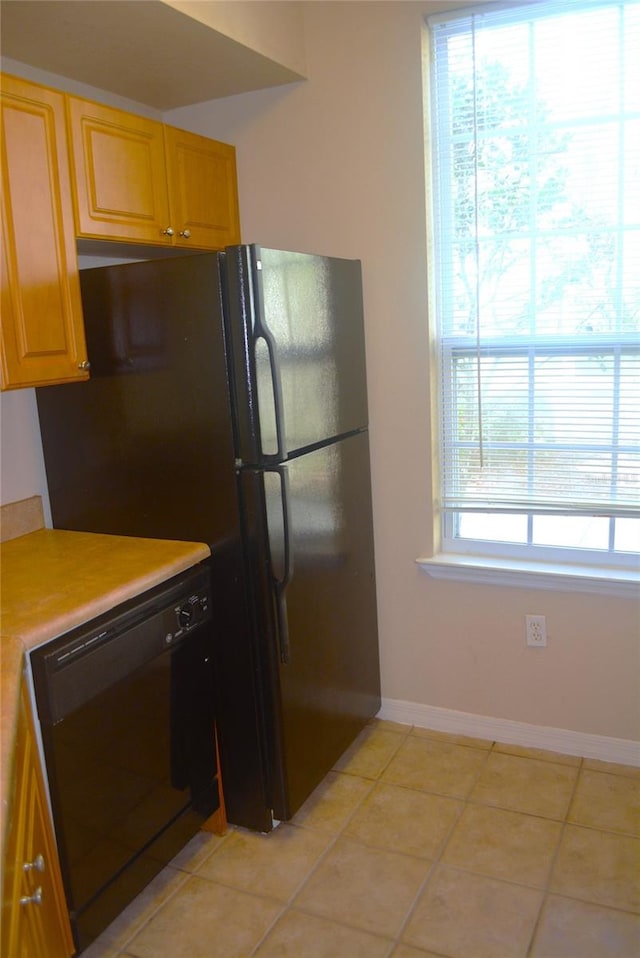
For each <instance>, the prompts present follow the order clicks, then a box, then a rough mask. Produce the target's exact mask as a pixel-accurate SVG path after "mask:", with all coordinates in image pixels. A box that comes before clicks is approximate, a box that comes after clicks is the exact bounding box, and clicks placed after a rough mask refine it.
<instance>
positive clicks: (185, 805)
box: [31, 566, 219, 950]
mask: <svg viewBox="0 0 640 958" xmlns="http://www.w3.org/2000/svg"><path fill="white" fill-rule="evenodd" d="M213 623H214V616H213V613H212V608H211V588H210V581H209V570H208V568H207V567H206V566H197V567H196V568H194V569H191V570H188V571H187V572H185V573H181V574H180V575H178V576H176V577H174V578H172V579H170V580H168V581H167V582H165V583H163V584H162V585H160V586H157V587H156V588H154V589H151V590H149V591H147V592H145V593H143V594H142V595H141V596H139V597H137V598H136V599H132V600H130V601H128V602H126V603H123V604H122V605H119V606H117V607H116V608H114V609H113V610H111V611H110V612H108V613H105V614H104V615H102V616H100V617H99V618H97V619H93V620H92V621H91V622H89V623H87V624H86V625H84V626H81V627H80V628H77V629H75V630H74V631H72V632H68V633H66V634H65V635H64V636H62V637H60V638H58V639H55V640H53V641H52V642H49V643H47V644H46V645H44V646H41V647H40V648H39V649H36V650H35V651H33V652H32V653H31V665H32V670H33V681H34V689H35V697H36V705H37V711H38V716H39V719H40V726H41V731H42V744H43V749H44V757H45V763H46V767H47V775H48V780H49V788H50V795H51V806H52V811H53V819H54V826H55V830H56V838H57V842H58V848H59V852H60V860H61V866H62V871H63V879H64V882H65V890H66V894H67V902H68V906H69V914H70V917H71V925H72V928H73V932H74V936H75V939H76V945H77V947H78V948H79V949H80V950H82V949H83V948H85V947H86V946H87V945H88V944H89V943H90V942H91V941H92V940H93V939H94V938H96V937H97V935H99V934H100V932H101V931H103V930H104V928H106V926H107V925H108V924H109V923H110V922H111V921H112V920H113V919H114V918H115V917H116V916H117V915H118V914H119V913H120V911H122V909H123V908H124V907H125V906H126V905H127V904H128V903H129V902H130V901H131V900H132V899H133V898H134V897H135V896H136V895H137V894H138V893H139V892H140V891H141V889H142V888H143V887H144V886H145V885H146V884H147V883H148V882H149V881H150V880H151V879H152V878H153V877H154V876H155V875H156V874H157V873H158V872H159V871H160V870H161V869H162V868H163V867H164V865H165V864H166V863H167V862H168V861H169V860H170V859H171V858H172V857H173V856H174V855H175V854H176V853H177V852H178V851H179V850H180V848H181V847H183V846H184V844H185V843H186V842H187V841H188V840H189V838H191V837H192V835H194V834H195V832H196V831H197V830H198V828H199V827H200V826H201V825H202V822H203V820H204V819H205V818H207V817H209V816H210V815H211V814H212V813H213V812H214V811H215V810H216V809H217V808H218V807H219V795H218V784H217V782H218V779H217V767H216V750H215V701H214V675H213V642H214V631H213Z"/></svg>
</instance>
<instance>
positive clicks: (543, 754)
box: [493, 742, 582, 767]
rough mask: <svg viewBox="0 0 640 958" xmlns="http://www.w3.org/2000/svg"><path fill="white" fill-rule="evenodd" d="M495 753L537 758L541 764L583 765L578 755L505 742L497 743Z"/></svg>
mask: <svg viewBox="0 0 640 958" xmlns="http://www.w3.org/2000/svg"><path fill="white" fill-rule="evenodd" d="M493 751H494V752H500V753H501V754H503V755H519V756H520V757H521V758H537V759H539V760H540V761H541V762H555V763H556V765H575V766H576V767H578V766H580V765H581V764H582V759H581V758H579V756H577V755H565V754H563V753H562V752H550V751H549V750H548V749H545V748H529V747H527V746H525V745H509V744H505V743H504V742H496V743H495V745H494V746H493Z"/></svg>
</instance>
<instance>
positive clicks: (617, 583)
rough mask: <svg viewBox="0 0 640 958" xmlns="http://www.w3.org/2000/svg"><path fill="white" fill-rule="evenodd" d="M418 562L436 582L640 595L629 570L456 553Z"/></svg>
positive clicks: (639, 579) (637, 578)
mask: <svg viewBox="0 0 640 958" xmlns="http://www.w3.org/2000/svg"><path fill="white" fill-rule="evenodd" d="M416 562H417V563H418V565H419V566H420V567H421V568H422V569H424V571H425V572H427V573H428V574H429V575H430V576H432V577H433V578H434V579H450V580H453V581H456V582H474V583H478V584H482V585H500V586H515V587H517V588H521V589H547V590H550V591H556V592H588V593H590V594H591V595H613V596H621V597H625V598H638V595H640V572H638V571H632V570H626V569H603V568H599V567H597V566H586V565H564V564H563V565H554V564H553V563H550V562H533V561H526V560H522V559H497V558H494V557H488V556H474V555H457V554H455V553H440V554H438V555H436V556H434V557H433V558H431V559H429V558H419V559H416Z"/></svg>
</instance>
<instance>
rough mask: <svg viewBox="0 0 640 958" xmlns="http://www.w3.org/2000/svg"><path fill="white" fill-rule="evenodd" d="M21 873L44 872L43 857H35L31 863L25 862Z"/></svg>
mask: <svg viewBox="0 0 640 958" xmlns="http://www.w3.org/2000/svg"><path fill="white" fill-rule="evenodd" d="M22 871H23V872H30V871H37V872H43V871H44V855H36V857H35V858H34V859H33V861H32V862H25V863H24V865H23V866H22Z"/></svg>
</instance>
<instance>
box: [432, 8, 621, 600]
mask: <svg viewBox="0 0 640 958" xmlns="http://www.w3.org/2000/svg"><path fill="white" fill-rule="evenodd" d="M479 9H480V12H481V8H479ZM475 12H476V11H475V10H469V11H466V13H465V15H464V16H466V17H468V16H470V15H471V14H474V13H475ZM528 15H529V12H528V11H525V10H523V9H522V8H519V10H518V12H517V14H515V15H514V22H516V21H517V20H522V19H525V18H528ZM443 19H447V15H444V16H437V17H434V18H433V20H435V21H438V20H443ZM433 20H432V21H429V22H430V23H431V22H433ZM462 29H463V28H462V26H460V28H459V30H458V32H460V31H461V30H462ZM429 33H430V41H431V44H433V42H434V38H433V35H432V31H431V30H430V31H429ZM430 60H431V62H430V64H429V72H430V85H431V87H432V88H433V85H434V84H433V69H434V67H433V46H432V56H431V58H430ZM433 96H435V93H434V94H433ZM432 116H435V109H434V104H433V103H432ZM433 124H434V125H433V128H432V133H433V138H432V139H433V148H432V158H431V159H432V164H431V168H430V171H429V173H428V177H429V178H430V179H431V181H432V182H435V181H436V178H437V174H436V172H435V165H436V160H435V155H436V151H437V150H438V141H439V139H440V132H439V131H438V130H436V128H435V121H433ZM451 142H452V141H450V140H447V142H445V144H444V150H445V151H446V150H449V152H450V151H451V147H450V143H451ZM440 148H441V149H442V148H443V147H442V144H440ZM445 165H446V164H445ZM452 197H453V191H451V190H450V191H449V193H448V205H449V207H450V208H451V207H452V206H453V199H452ZM446 204H447V200H446V198H445V200H444V202H443V200H442V192H440V203H439V204H437V205H436V209H435V210H434V212H433V217H432V223H431V230H432V234H433V236H432V238H433V244H432V248H433V249H434V250H435V255H436V256H440V258H441V261H442V259H443V252H442V244H443V243H444V242H446V238H445V236H444V234H445V230H444V229H443V227H442V222H440V221H439V220H440V219H442V218H443V209H444V210H445V218H446ZM454 222H455V221H454V218H453V215H452V213H451V210H450V216H449V223H450V224H451V225H453V224H454ZM450 235H453V231H451V233H450ZM444 256H445V258H446V259H447V260H448V261H450V260H451V259H452V254H451V253H450V252H449V253H446V254H444ZM442 275H443V268H442V267H440V268H438V269H436V270H435V276H436V282H435V286H436V297H437V298H439V299H442V297H443V293H442V289H441V283H442ZM438 325H439V324H438ZM533 338H534V339H535V342H536V348H539V347H540V343H541V342H542V341H543V338H544V337H533ZM436 339H437V342H436V347H437V348H436V356H437V358H436V360H435V361H436V362H437V367H438V380H439V382H438V404H439V408H438V422H439V429H440V432H439V436H438V440H437V442H438V453H437V456H436V460H437V461H438V462H441V461H442V460H443V459H445V458H446V457H447V454H446V453H445V438H444V434H445V432H447V431H448V433H449V437H450V438H449V448H450V449H455V448H458V447H459V445H460V443H459V441H458V440H457V439H456V438H455V437H453V426H452V422H451V419H452V417H453V415H454V414H455V403H454V402H453V392H454V390H453V387H452V380H453V378H454V361H453V359H454V356H455V355H456V354H457V355H460V354H462V353H464V352H465V351H466V352H467V353H473V354H474V355H475V353H476V349H477V345H476V342H475V340H474V341H473V342H472V341H467V342H465V341H464V340H463V339H462V338H461V337H460V336H459V335H456V334H455V332H454V333H453V334H452V335H451V336H446V335H443V334H442V332H441V330H440V329H438V332H437V336H436ZM596 339H597V341H591V342H589V343H588V344H587V343H585V342H583V341H581V340H580V339H579V338H577V337H575V336H574V337H572V336H570V335H567V336H566V337H557V338H554V339H553V343H549V346H548V349H549V352H550V353H551V354H556V355H573V354H575V353H578V352H580V353H583V352H584V351H585V350H586V351H589V350H592V351H594V352H596V351H599V352H600V354H601V353H602V351H603V349H604V350H607V351H609V350H610V351H611V354H612V356H615V355H616V354H619V353H621V352H625V351H626V350H627V349H632V348H633V350H634V351H635V350H637V349H638V348H639V347H638V337H637V336H636V335H635V334H632V335H629V336H627V335H625V334H620V335H614V334H610V335H607V336H601V337H597V338H596ZM531 342H532V339H531V338H530V337H529V336H526V335H524V336H517V337H511V338H509V337H499V336H496V337H493V343H492V338H491V337H490V336H487V337H486V338H484V339H483V342H482V348H483V350H484V351H485V355H491V350H492V348H494V349H497V348H498V347H499V346H502V347H508V348H510V349H512V350H513V351H514V352H515V353H518V354H520V355H526V353H527V351H528V350H529V349H530V347H531ZM542 348H546V347H545V346H544V345H543V347H542ZM445 360H447V361H445ZM529 376H531V373H529ZM444 396H448V397H449V400H448V402H444V401H443V397H444ZM616 415H617V413H614V416H616ZM518 445H520V446H521V447H522V448H523V449H526V450H529V452H532V451H533V450H534V449H539V448H540V447H539V446H538V444H537V443H536V442H535V439H532V437H531V435H529V437H528V439H527V441H526V442H522V443H518ZM566 445H567V448H568V447H569V446H571V447H572V448H573V444H570V443H567V444H566ZM576 445H577V444H576ZM556 448H557V445H556ZM589 449H590V451H603V447H602V446H601V445H600V446H598V445H597V444H596V443H594V444H593V445H591V446H589ZM605 451H606V450H605ZM438 481H439V483H440V486H439V487H440V488H442V485H441V484H442V475H440V476H439V478H438ZM435 507H436V513H437V519H438V520H439V526H440V528H439V530H438V535H437V538H438V540H439V543H440V551H439V553H438V554H437V555H436V556H434V557H432V558H420V559H418V560H417V561H418V562H419V563H420V564H421V565H422V566H423V567H425V568H427V569H428V571H430V572H431V574H432V575H438V576H440V577H446V578H451V577H453V578H476V579H477V577H478V574H480V579H479V580H478V581H480V580H482V581H484V579H483V576H484V575H485V574H488V575H489V576H490V578H492V577H493V576H494V574H496V575H498V576H499V578H501V577H502V576H501V575H500V574H501V573H502V574H503V573H510V574H511V576H512V578H514V584H518V585H522V584H523V583H524V581H525V580H526V579H527V577H528V576H529V575H531V574H533V575H535V576H536V577H537V580H536V581H538V582H539V583H541V582H543V581H546V585H540V587H542V588H547V587H552V588H555V587H560V586H557V582H558V581H559V577H561V578H563V579H571V580H572V581H573V586H574V587H575V588H578V589H580V590H584V591H592V590H593V588H595V589H596V591H612V592H613V594H628V593H629V589H630V588H631V589H633V590H634V594H635V588H636V583H637V582H640V574H639V562H640V555H639V554H638V553H634V552H628V553H625V552H621V551H616V550H615V549H613V545H614V538H613V536H614V530H615V523H616V521H617V519H618V518H619V517H620V516H619V515H611V516H608V517H607V518H608V522H609V535H608V547H607V550H604V549H594V548H584V547H567V548H563V547H559V546H545V545H540V544H537V543H535V542H533V541H531V540H532V527H533V517H534V516H535V515H540V514H545V513H549V512H555V511H556V510H551V509H546V510H545V509H544V507H540V508H535V509H530V508H528V509H525V508H523V509H522V510H521V514H526V516H527V542H526V543H522V542H513V543H512V542H505V541H500V540H488V539H478V538H470V537H460V536H457V535H456V534H455V530H456V526H457V524H458V522H459V519H458V518H457V517H458V516H459V515H460V512H461V511H460V510H456V509H454V508H453V507H451V506H449V505H446V504H445V503H443V502H442V501H441V500H440V501H438V500H436V502H435ZM465 511H472V510H471V507H469V508H468V509H466V510H465ZM474 511H482V512H484V513H486V514H497V513H500V512H501V510H500V507H499V506H497V507H496V508H495V509H490V508H488V507H487V508H483V509H481V510H480V509H478V510H474ZM502 511H504V510H502ZM561 514H563V515H589V514H590V513H588V512H585V511H582V512H581V511H580V510H576V511H569V510H567V511H566V512H562V513H561ZM595 514H596V515H597V513H595ZM523 577H524V579H523ZM550 583H554V584H552V585H550ZM580 583H582V585H581V584H580ZM584 583H587V585H586V587H584ZM589 583H590V585H589ZM607 583H608V584H609V587H610V588H607ZM527 584H529V585H530V584H531V582H528V583H527ZM561 587H562V588H565V587H566V584H565V586H561Z"/></svg>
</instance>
